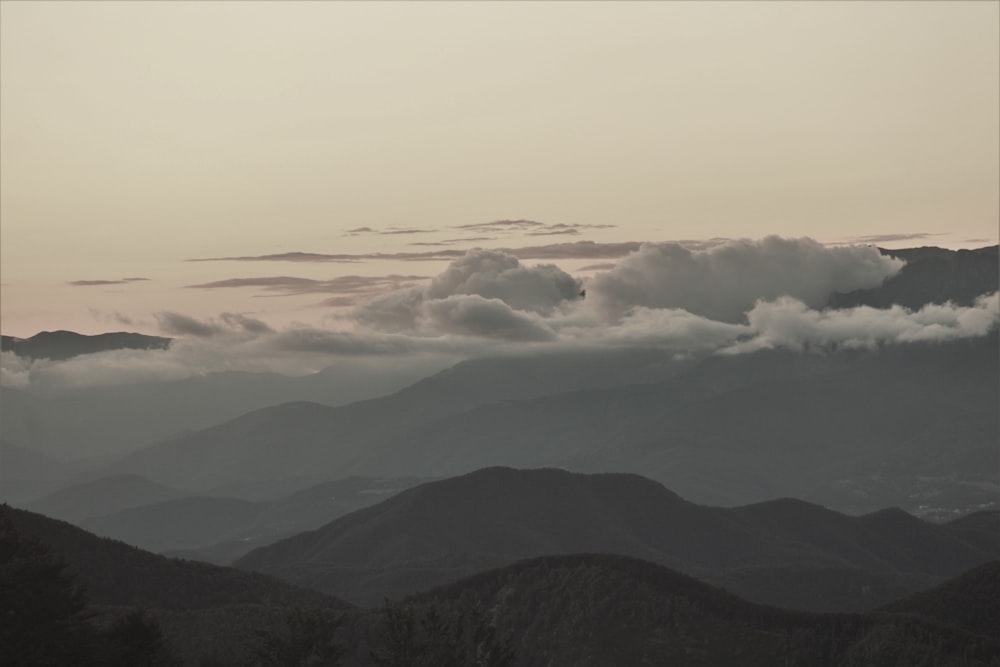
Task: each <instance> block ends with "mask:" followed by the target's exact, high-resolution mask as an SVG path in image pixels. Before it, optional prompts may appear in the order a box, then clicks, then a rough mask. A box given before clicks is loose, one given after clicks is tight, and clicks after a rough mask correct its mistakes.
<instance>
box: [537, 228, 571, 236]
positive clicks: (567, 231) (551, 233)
mask: <svg viewBox="0 0 1000 667" xmlns="http://www.w3.org/2000/svg"><path fill="white" fill-rule="evenodd" d="M579 234H580V230H579V229H573V228H570V229H549V230H546V231H544V232H528V233H527V236H562V235H569V236H577V235H579Z"/></svg>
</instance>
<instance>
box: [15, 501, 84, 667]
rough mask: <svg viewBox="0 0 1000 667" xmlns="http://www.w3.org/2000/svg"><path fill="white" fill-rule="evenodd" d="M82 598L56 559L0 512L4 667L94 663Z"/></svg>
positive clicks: (69, 575)
mask: <svg viewBox="0 0 1000 667" xmlns="http://www.w3.org/2000/svg"><path fill="white" fill-rule="evenodd" d="M86 604H87V600H86V596H85V594H84V590H83V588H82V587H80V586H78V585H77V583H76V576H75V575H74V574H73V573H72V572H70V571H69V566H68V565H67V563H66V562H65V561H64V560H63V559H62V558H57V557H55V556H54V555H53V554H52V553H51V552H50V551H49V550H48V549H47V548H46V547H44V546H43V545H41V544H39V543H37V542H34V541H32V540H29V539H27V538H25V537H24V536H23V535H21V534H20V533H19V532H18V531H17V529H16V528H15V527H14V525H13V522H12V521H11V519H10V517H9V516H7V514H6V513H4V512H0V655H2V656H3V657H4V664H5V665H9V666H10V667H21V666H22V665H23V666H24V667H27V666H29V665H31V666H32V667H43V666H47V665H53V666H60V665H88V664H97V663H98V662H99V648H98V647H99V644H100V638H99V633H98V631H97V628H95V627H94V626H93V625H92V624H91V623H90V622H89V615H88V614H87V612H86V611H85V608H86Z"/></svg>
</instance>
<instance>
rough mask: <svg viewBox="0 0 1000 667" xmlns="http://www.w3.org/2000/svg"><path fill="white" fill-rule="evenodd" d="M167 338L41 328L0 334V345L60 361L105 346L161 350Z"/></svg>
mask: <svg viewBox="0 0 1000 667" xmlns="http://www.w3.org/2000/svg"><path fill="white" fill-rule="evenodd" d="M170 341H171V339H170V338H162V337H160V336H147V335H145V334H138V333H128V332H125V331H116V332H114V333H103V334H97V335H96V336H87V335H85V334H79V333H76V332H75V331H41V332H39V333H37V334H35V335H34V336H32V337H30V338H15V337H14V336H0V349H3V350H6V351H8V352H13V353H14V354H16V355H17V356H19V357H27V358H29V359H52V360H54V361H61V360H64V359H69V358H71V357H77V356H79V355H81V354H93V353H95V352H107V351H109V350H162V349H165V348H166V347H167V346H168V345H170Z"/></svg>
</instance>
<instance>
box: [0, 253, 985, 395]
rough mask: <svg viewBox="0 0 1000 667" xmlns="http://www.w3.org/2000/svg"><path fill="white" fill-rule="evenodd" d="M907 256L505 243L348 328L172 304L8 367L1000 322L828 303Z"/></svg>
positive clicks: (84, 370)
mask: <svg viewBox="0 0 1000 667" xmlns="http://www.w3.org/2000/svg"><path fill="white" fill-rule="evenodd" d="M902 265H903V262H902V261H901V260H898V259H893V258H891V257H888V256H883V255H881V254H880V253H879V251H878V250H877V249H876V248H872V247H826V246H823V245H821V244H819V243H817V242H815V241H812V240H810V239H781V238H776V237H769V238H765V239H762V240H759V241H746V240H742V241H718V242H713V243H707V244H706V245H705V246H703V247H702V248H698V249H692V248H690V247H682V246H681V245H679V244H676V243H672V244H646V245H643V246H642V247H641V248H639V249H637V250H636V251H635V252H634V253H633V254H631V255H629V256H628V257H626V258H624V259H622V260H621V261H619V262H618V263H617V264H615V265H614V266H613V267H611V268H610V269H609V270H607V271H605V272H603V273H598V274H596V275H595V276H594V277H593V278H591V279H590V280H589V281H588V282H586V283H585V284H582V285H581V282H580V281H578V280H577V279H575V278H574V277H572V276H571V275H569V274H568V273H566V272H565V271H563V270H562V269H560V268H558V267H557V266H554V265H551V264H542V265H537V266H528V265H526V264H524V263H522V260H521V259H519V258H518V257H516V256H514V255H511V254H509V253H506V252H503V251H497V250H473V251H468V252H466V253H463V254H462V255H461V256H460V257H458V258H456V259H455V260H454V261H453V262H452V263H451V264H450V265H449V266H448V267H447V268H446V269H445V270H444V271H442V272H441V273H439V274H438V275H436V276H434V277H433V278H431V279H429V280H428V281H427V282H425V283H423V284H420V285H414V286H408V287H403V288H401V289H395V290H393V291H391V292H389V293H387V294H383V295H381V296H377V297H375V298H372V299H371V300H368V301H366V302H364V303H361V304H358V305H355V306H354V307H353V308H351V309H350V310H347V311H344V312H342V313H341V314H339V315H336V316H335V318H336V319H335V320H334V322H335V323H336V324H335V328H333V329H327V328H320V327H307V326H290V327H287V328H284V329H281V330H275V329H273V328H272V327H270V326H268V325H267V324H266V323H264V322H262V321H260V320H258V319H255V318H253V317H250V316H248V315H245V314H242V313H222V314H220V315H218V316H216V317H214V318H209V319H197V318H193V317H190V316H188V315H185V314H182V313H175V312H161V313H158V314H156V315H155V316H154V317H155V321H156V322H157V324H158V326H159V328H160V330H161V331H163V332H164V333H167V334H169V335H171V336H173V337H175V340H174V342H173V343H172V344H171V345H170V347H169V348H168V349H166V350H149V351H144V350H120V351H115V352H109V353H101V354H95V355H85V356H82V357H77V358H74V359H70V360H67V361H64V362H51V361H47V360H40V361H35V362H30V361H25V360H22V359H19V358H18V357H16V356H14V355H13V354H11V353H7V352H5V353H3V355H2V362H3V363H2V367H0V368H2V378H3V379H2V381H3V383H4V384H5V385H8V386H30V385H32V384H41V385H46V384H48V385H59V384H69V385H75V386H80V385H86V384H88V383H89V384H96V383H102V384H111V383H119V382H138V381H147V380H150V379H179V378H182V377H188V376H191V375H202V374H205V373H209V372H216V371H228V370H245V371H270V372H280V373H285V374H290V375H296V374H304V373H308V372H312V371H316V370H319V369H321V368H324V367H326V366H329V365H331V364H333V363H336V362H337V361H338V360H348V359H350V360H358V359H369V360H375V361H377V362H378V363H385V364H388V365H391V366H393V367H399V368H400V369H403V368H412V367H414V365H416V364H424V365H425V366H426V365H428V364H438V365H439V366H442V367H443V366H444V365H447V364H450V363H454V362H456V361H458V360H460V359H464V358H469V357H474V356H483V355H498V354H506V353H513V354H517V353H524V352H529V351H531V352H537V351H539V350H542V351H544V350H552V351H558V350H565V349H577V350H581V349H593V350H597V349H601V348H621V347H640V346H641V347H656V348H662V349H665V350H669V351H674V352H676V353H679V354H698V355H705V354H747V353H752V352H754V351H757V350H762V349H771V348H783V349H789V350H796V351H803V352H811V353H827V352H831V351H835V350H841V349H871V348H877V347H879V346H884V345H906V344H913V343H933V342H946V341H953V340H958V339H963V338H974V337H980V336H983V335H986V334H987V333H989V332H990V331H991V330H994V329H995V328H996V327H997V326H998V322H1000V294H997V293H993V294H989V295H983V296H981V297H979V298H978V299H977V300H976V301H975V303H974V304H973V305H971V306H968V307H963V306H957V305H955V304H952V303H944V304H935V305H927V306H925V307H923V308H920V309H919V310H915V311H914V310H908V309H906V308H903V307H899V306H895V307H892V308H888V309H876V308H871V307H867V306H862V307H856V308H849V309H821V307H822V306H823V305H824V304H825V303H826V302H827V298H828V296H829V294H830V293H831V292H834V291H848V290H852V289H859V288H862V287H870V286H873V285H877V284H879V283H880V282H881V281H882V280H884V279H885V278H886V277H888V276H890V275H892V274H893V273H895V272H896V271H898V270H899V268H900V267H901V266H902ZM354 278H356V277H350V276H348V277H344V279H345V282H344V284H343V285H340V286H339V287H337V289H344V290H348V291H349V290H351V289H357V290H362V291H363V290H365V289H367V288H369V287H371V284H369V282H368V281H369V280H370V279H367V278H363V279H357V280H354ZM304 280H305V279H298V278H289V277H285V276H278V277H267V278H252V279H233V280H229V281H218V283H215V284H212V283H206V284H204V285H199V286H198V287H201V288H204V289H214V288H222V287H246V286H254V287H260V288H264V289H270V288H274V289H279V290H289V291H290V292H294V291H296V290H307V291H308V290H314V289H315V290H320V291H322V290H323V289H332V287H333V286H332V285H327V284H326V281H311V280H305V282H303V281H304ZM338 280H339V279H338ZM582 287H585V288H586V297H585V298H582V297H581V294H580V292H581V291H582V290H581V288H582ZM334 298H344V297H334ZM346 298H351V297H350V296H348V297H346ZM341 305H343V304H341ZM116 316H117V315H116ZM118 317H120V316H118ZM379 360H381V361H379Z"/></svg>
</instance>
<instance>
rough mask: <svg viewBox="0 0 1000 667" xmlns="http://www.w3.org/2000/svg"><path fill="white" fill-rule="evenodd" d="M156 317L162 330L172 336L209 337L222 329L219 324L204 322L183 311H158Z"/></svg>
mask: <svg viewBox="0 0 1000 667" xmlns="http://www.w3.org/2000/svg"><path fill="white" fill-rule="evenodd" d="M155 317H156V321H157V323H158V324H159V326H160V330H161V331H163V332H164V333H167V334H170V335H172V336H197V337H199V338H208V337H210V336H214V335H216V334H218V333H221V331H222V329H220V328H219V327H218V326H217V325H214V324H209V323H207V322H202V321H200V320H196V319H195V318H193V317H189V316H188V315H182V314H181V313H174V312H170V311H166V312H162V313H157V314H156V316H155Z"/></svg>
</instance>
